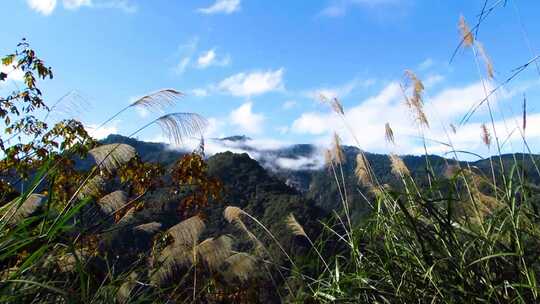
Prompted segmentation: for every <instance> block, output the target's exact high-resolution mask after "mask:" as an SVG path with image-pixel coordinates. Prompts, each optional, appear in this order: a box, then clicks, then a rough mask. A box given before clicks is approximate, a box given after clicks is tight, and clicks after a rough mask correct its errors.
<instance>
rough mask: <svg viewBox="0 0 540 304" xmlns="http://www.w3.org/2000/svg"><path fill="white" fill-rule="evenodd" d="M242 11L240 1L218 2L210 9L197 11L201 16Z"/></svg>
mask: <svg viewBox="0 0 540 304" xmlns="http://www.w3.org/2000/svg"><path fill="white" fill-rule="evenodd" d="M239 10H240V0H216V2H215V3H214V4H212V5H211V6H209V7H205V8H200V9H198V10H197V11H198V12H199V13H201V14H206V15H212V14H219V13H222V14H232V13H234V12H237V11H239Z"/></svg>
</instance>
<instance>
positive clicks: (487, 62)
mask: <svg viewBox="0 0 540 304" xmlns="http://www.w3.org/2000/svg"><path fill="white" fill-rule="evenodd" d="M475 45H476V48H477V49H478V55H479V56H480V58H482V61H484V65H485V66H486V71H487V75H488V78H490V79H492V78H493V76H494V74H495V73H494V71H493V62H492V61H491V58H489V56H488V54H487V52H486V49H485V48H484V45H482V43H480V41H476V43H475Z"/></svg>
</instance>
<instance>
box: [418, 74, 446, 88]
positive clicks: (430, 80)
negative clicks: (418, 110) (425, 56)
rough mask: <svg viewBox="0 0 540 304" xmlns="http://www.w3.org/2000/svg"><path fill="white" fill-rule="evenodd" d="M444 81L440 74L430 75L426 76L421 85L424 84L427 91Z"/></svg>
mask: <svg viewBox="0 0 540 304" xmlns="http://www.w3.org/2000/svg"><path fill="white" fill-rule="evenodd" d="M443 81H444V76H442V75H440V74H431V75H429V76H427V77H426V78H425V79H424V80H423V83H424V86H425V87H426V88H427V89H429V88H431V87H433V86H435V85H437V84H439V83H441V82H443Z"/></svg>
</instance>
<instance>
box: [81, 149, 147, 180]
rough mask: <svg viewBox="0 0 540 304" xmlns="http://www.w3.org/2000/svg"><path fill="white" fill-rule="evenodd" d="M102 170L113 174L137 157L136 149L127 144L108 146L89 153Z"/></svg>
mask: <svg viewBox="0 0 540 304" xmlns="http://www.w3.org/2000/svg"><path fill="white" fill-rule="evenodd" d="M88 153H89V154H90V155H91V156H92V157H93V158H94V160H95V162H96V164H97V165H98V166H99V167H100V169H105V170H106V171H107V172H109V173H112V172H114V171H115V170H116V169H117V168H118V167H120V166H121V165H123V164H125V163H127V162H128V161H130V160H131V159H132V158H133V157H135V156H136V155H137V152H136V151H135V148H133V147H132V146H130V145H127V144H108V145H102V146H99V147H96V148H94V149H92V150H90V151H89V152H88Z"/></svg>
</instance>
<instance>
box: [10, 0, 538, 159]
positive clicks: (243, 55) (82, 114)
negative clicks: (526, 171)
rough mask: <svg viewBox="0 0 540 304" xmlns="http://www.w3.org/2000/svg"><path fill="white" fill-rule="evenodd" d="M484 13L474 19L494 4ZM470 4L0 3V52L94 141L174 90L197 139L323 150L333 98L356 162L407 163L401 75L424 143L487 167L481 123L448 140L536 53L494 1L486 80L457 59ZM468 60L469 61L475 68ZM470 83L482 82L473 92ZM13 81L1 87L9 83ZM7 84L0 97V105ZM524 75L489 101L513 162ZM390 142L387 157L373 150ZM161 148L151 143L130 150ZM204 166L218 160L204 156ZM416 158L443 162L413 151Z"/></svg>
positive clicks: (470, 59) (532, 73)
mask: <svg viewBox="0 0 540 304" xmlns="http://www.w3.org/2000/svg"><path fill="white" fill-rule="evenodd" d="M502 2H503V1H499V0H490V1H488V3H489V4H488V6H491V5H494V4H496V3H502ZM483 4H484V1H483V0H448V1H433V0H310V1H277V0H276V1H253V0H199V1H189V0H183V1H166V0H152V1H148V0H145V1H143V0H10V1H4V3H2V9H3V12H4V14H2V15H3V21H4V30H3V31H1V32H0V41H2V44H1V45H0V53H1V54H7V53H9V52H11V51H12V50H13V49H14V46H15V45H16V43H17V42H18V41H19V40H20V38H22V37H26V38H27V39H28V40H29V41H30V43H31V44H32V46H33V48H35V49H36V50H37V52H38V54H39V55H40V56H41V57H42V58H43V59H45V60H46V62H47V64H49V65H51V66H52V67H53V70H54V72H55V78H54V80H52V81H47V82H44V83H43V84H42V86H43V88H44V91H45V92H46V93H45V94H46V97H47V100H48V101H49V103H54V102H55V101H56V100H57V99H58V98H60V97H61V96H62V95H64V94H65V93H67V92H69V91H71V90H76V91H77V92H78V94H80V95H81V96H82V97H83V98H84V99H85V100H86V101H87V102H88V105H87V106H85V108H84V110H83V111H79V112H78V113H76V114H78V115H77V116H78V117H79V118H80V119H81V120H82V121H83V122H84V123H85V124H86V125H87V126H89V127H92V126H95V125H97V124H99V123H101V122H102V121H104V120H105V119H106V118H107V117H109V116H111V115H112V114H114V113H115V112H116V111H117V110H118V109H120V108H122V107H123V106H125V105H127V104H129V103H130V102H131V101H133V100H134V98H136V97H137V96H141V95H144V94H146V93H149V92H152V91H155V90H157V89H161V88H169V87H171V88H176V89H178V90H180V91H182V92H185V93H186V97H185V98H184V99H183V100H182V101H181V102H180V103H178V104H177V105H176V106H174V107H173V108H171V109H169V111H192V112H197V113H200V114H202V115H203V116H205V117H206V118H208V119H209V121H210V127H209V130H208V133H207V136H208V137H220V136H228V135H235V134H246V135H248V136H250V137H252V138H253V139H254V141H253V143H252V144H253V145H256V146H258V147H266V148H272V147H276V146H281V145H286V144H290V143H317V144H320V145H321V146H322V145H325V144H327V143H328V142H329V140H330V138H331V134H332V133H333V132H334V131H337V132H338V133H339V134H340V135H341V137H342V138H343V140H344V142H345V143H347V144H353V143H354V141H353V138H352V136H351V135H350V133H349V132H348V131H347V129H346V128H344V125H343V123H342V122H341V121H340V120H339V119H338V118H337V117H336V115H334V114H333V112H332V111H331V110H330V108H329V107H328V106H327V105H324V104H321V102H319V101H318V96H319V95H320V93H323V94H325V95H327V96H329V97H332V96H338V97H339V98H340V100H341V101H342V103H343V105H344V107H345V111H346V113H347V114H346V119H347V121H348V124H349V125H350V126H351V128H352V129H353V132H354V133H355V135H356V136H357V138H358V139H359V141H360V145H361V148H363V149H365V150H368V151H372V152H391V151H393V152H397V153H400V154H408V153H415V154H418V153H422V145H421V142H420V141H419V140H418V138H417V136H418V135H419V131H418V128H417V127H416V126H415V124H414V123H413V119H412V117H411V115H410V114H409V111H408V110H407V108H406V107H405V106H404V102H403V97H402V93H401V90H400V88H399V85H398V84H399V82H400V81H403V72H404V70H405V69H412V70H414V71H415V72H416V73H417V74H418V76H419V77H420V78H421V79H422V80H423V81H424V84H425V87H426V90H425V103H426V106H425V109H426V113H427V115H428V119H429V120H430V124H431V128H430V129H427V130H424V134H425V135H426V137H428V138H431V139H436V140H438V141H443V142H452V143H453V144H454V145H455V147H456V149H463V150H468V151H473V152H478V153H481V154H482V155H488V154H489V153H494V152H496V151H495V149H494V147H491V150H488V148H486V147H485V146H483V145H482V143H481V140H480V134H481V133H480V124H481V123H488V122H489V119H488V118H489V116H488V115H487V111H486V110H485V109H484V108H482V109H481V110H480V111H479V112H478V113H477V114H475V115H474V116H473V117H472V119H471V120H470V122H469V123H468V124H466V125H464V126H461V127H460V128H458V131H457V133H456V134H453V133H452V132H449V130H448V125H449V124H450V123H454V124H456V125H457V123H458V122H459V120H460V119H461V118H462V117H463V115H465V113H466V111H467V110H468V108H469V107H470V106H471V105H472V104H474V103H475V102H477V101H479V100H480V99H482V98H483V96H484V95H485V91H484V86H485V88H486V90H488V91H489V90H490V89H491V88H494V87H497V86H498V85H499V84H500V83H501V82H502V81H504V80H505V79H506V78H507V77H508V76H509V75H511V74H512V70H513V69H514V68H516V67H517V66H519V65H521V64H524V63H526V62H528V61H529V60H530V59H531V58H533V57H534V56H535V54H537V50H538V49H537V48H536V47H537V46H538V47H540V41H538V37H540V26H539V21H538V19H537V13H538V12H539V11H540V2H538V1H517V0H509V1H508V2H507V5H506V7H503V6H502V5H499V6H498V7H497V8H496V9H495V10H494V11H493V12H492V14H491V15H490V16H489V17H488V18H487V19H486V20H485V22H484V23H483V25H482V27H481V29H480V31H479V34H478V36H477V39H478V40H479V41H481V42H482V44H483V45H484V47H485V49H486V50H487V53H488V54H489V57H490V58H491V59H492V61H493V65H494V68H495V77H494V78H493V79H491V80H489V79H487V77H486V73H485V69H484V67H483V64H482V62H481V60H480V62H479V66H478V67H477V65H476V63H475V59H474V55H473V53H472V50H471V49H464V50H460V51H459V52H458V53H457V56H456V58H455V60H454V61H453V62H452V63H451V64H449V59H450V57H451V55H452V52H453V50H454V48H455V47H456V46H457V44H458V43H459V40H460V37H459V32H458V27H457V23H458V19H459V16H460V14H463V15H464V16H465V18H466V19H467V21H468V22H469V23H470V24H475V22H476V20H477V17H478V14H479V13H480V11H481V9H482V6H483ZM480 59H481V58H480ZM481 79H484V82H483V83H482V81H481ZM16 81H17V79H16V77H15V75H14V76H13V77H12V79H11V82H16ZM11 85H15V84H14V83H7V84H3V85H2V86H3V88H2V90H6V88H8V89H9V87H10V86H11ZM539 85H540V74H539V72H538V71H537V70H536V69H535V67H534V65H533V66H531V68H529V69H527V70H526V71H525V72H524V73H522V74H520V76H519V77H518V78H516V79H515V80H514V81H513V82H511V83H510V84H509V85H507V86H504V87H503V88H502V89H501V90H500V91H499V93H497V94H495V95H494V96H493V98H491V100H490V101H491V104H492V105H493V108H494V110H493V111H494V113H495V126H496V130H497V135H498V136H499V138H501V141H505V139H506V138H508V140H507V141H506V144H505V145H504V147H503V150H504V151H520V150H522V149H523V147H522V145H521V144H520V141H519V138H520V130H519V129H518V128H517V126H518V125H519V122H518V117H520V115H521V101H522V99H523V94H524V93H526V94H527V100H528V116H529V117H528V119H529V122H528V127H527V130H526V132H525V135H526V136H527V139H528V140H529V142H530V144H531V146H532V148H533V150H534V151H537V148H538V147H539V144H540V103H539V101H538V97H540V87H539ZM157 115H159V114H156V113H145V112H141V111H131V112H126V113H125V114H124V115H122V116H120V117H119V118H118V120H116V121H113V122H112V123H111V124H109V125H107V126H106V127H104V128H102V129H100V130H93V132H94V134H95V135H96V136H104V135H106V134H108V133H121V134H129V133H131V131H133V130H135V129H137V127H139V126H141V125H143V124H144V123H145V122H148V121H150V120H151V119H152V118H153V117H156V116H157ZM387 122H388V123H390V125H391V126H392V127H393V129H394V133H395V137H396V145H395V146H394V145H390V144H388V143H386V142H385V140H384V125H385V123H387ZM139 138H141V139H144V140H152V141H161V140H164V139H165V138H164V137H163V136H162V135H161V134H160V132H159V128H152V129H148V130H146V131H145V132H143V133H141V134H140V135H139ZM210 148H211V149H215V150H216V151H217V150H219V149H220V147H210ZM428 148H429V151H430V152H432V153H438V154H443V153H445V152H447V151H448V148H447V147H445V146H444V145H441V144H439V143H437V142H435V141H433V142H428Z"/></svg>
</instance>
